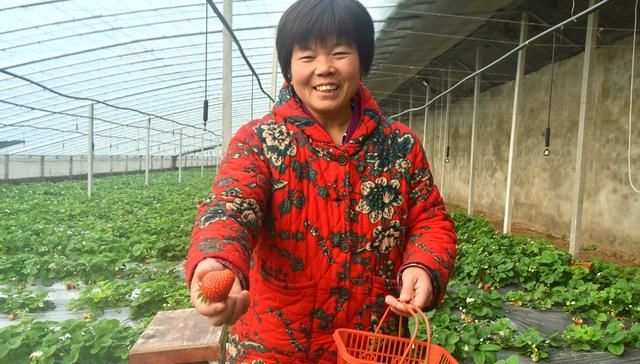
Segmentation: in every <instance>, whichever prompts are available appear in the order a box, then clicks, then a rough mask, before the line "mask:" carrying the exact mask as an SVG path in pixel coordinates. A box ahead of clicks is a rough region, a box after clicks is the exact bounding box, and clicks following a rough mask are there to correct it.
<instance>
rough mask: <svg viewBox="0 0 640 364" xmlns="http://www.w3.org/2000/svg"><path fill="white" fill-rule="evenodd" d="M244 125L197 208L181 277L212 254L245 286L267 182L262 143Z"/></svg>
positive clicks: (266, 193) (268, 181) (264, 203)
mask: <svg viewBox="0 0 640 364" xmlns="http://www.w3.org/2000/svg"><path fill="white" fill-rule="evenodd" d="M252 125H253V123H249V124H246V125H244V126H243V127H242V128H240V129H239V130H238V131H237V132H236V134H235V135H234V137H233V138H232V139H231V141H230V143H229V147H228V150H227V153H226V154H225V156H224V158H223V160H222V162H221V163H220V166H219V170H218V173H217V175H216V177H215V179H214V181H213V187H212V190H211V193H210V194H209V196H208V197H207V198H206V199H205V200H204V201H203V202H202V203H201V204H200V205H199V206H198V211H197V214H196V219H195V224H194V226H193V230H192V235H191V246H190V247H189V251H188V253H187V261H186V265H185V276H186V279H187V284H190V283H191V279H192V277H193V272H194V270H195V267H196V266H197V265H198V263H200V262H201V261H202V260H203V259H205V258H213V259H215V260H216V261H218V262H219V263H221V264H222V265H223V266H225V267H227V268H228V269H231V270H232V271H233V272H234V273H235V274H236V276H237V277H238V278H239V279H240V282H241V283H242V286H243V288H245V289H248V288H249V287H248V283H249V280H248V277H249V259H250V256H251V252H252V250H253V247H254V246H255V244H256V240H257V239H258V236H259V234H260V231H261V228H262V222H263V217H264V213H265V206H266V205H267V203H268V199H269V195H270V191H271V181H270V178H269V169H268V165H267V163H266V161H265V156H264V152H263V148H262V144H261V142H260V140H259V138H258V137H257V134H256V133H255V131H254V129H253V127H252Z"/></svg>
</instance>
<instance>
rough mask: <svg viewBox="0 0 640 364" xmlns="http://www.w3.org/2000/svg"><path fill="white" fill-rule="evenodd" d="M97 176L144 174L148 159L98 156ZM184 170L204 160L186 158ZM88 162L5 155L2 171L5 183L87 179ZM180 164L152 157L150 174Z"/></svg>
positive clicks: (208, 160) (212, 161)
mask: <svg viewBox="0 0 640 364" xmlns="http://www.w3.org/2000/svg"><path fill="white" fill-rule="evenodd" d="M93 163H94V165H93V173H94V174H95V175H109V174H121V173H135V172H140V173H144V171H145V167H146V157H145V156H140V155H133V156H124V155H118V156H95V157H94V159H93ZM182 163H183V164H182V166H183V167H184V168H189V167H200V166H201V165H202V159H201V158H200V157H198V156H185V157H183V162H182ZM88 165H89V162H88V160H87V156H86V155H84V156H33V155H5V156H3V158H0V171H1V172H2V179H0V181H3V182H17V181H25V180H32V179H34V180H37V179H40V180H42V179H45V180H46V179H49V178H50V179H60V178H64V177H69V178H76V177H83V176H84V177H86V175H87V169H88ZM204 165H205V166H213V165H215V157H205V158H204ZM177 168H178V162H177V158H176V157H174V156H151V158H150V160H149V170H151V171H158V170H166V169H177Z"/></svg>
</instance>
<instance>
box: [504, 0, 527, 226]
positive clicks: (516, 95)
mask: <svg viewBox="0 0 640 364" xmlns="http://www.w3.org/2000/svg"><path fill="white" fill-rule="evenodd" d="M527 20H528V17H527V13H526V12H524V13H522V21H521V23H520V44H523V43H524V42H525V41H526V40H527V30H528V29H527ZM526 52H527V48H526V47H525V48H522V49H521V50H519V51H518V66H517V69H516V80H515V81H514V84H515V88H514V91H513V109H512V111H511V140H510V142H509V165H508V167H507V191H506V195H505V201H504V221H503V222H504V224H503V226H502V233H504V234H508V233H510V232H511V215H512V209H513V193H512V190H513V167H514V161H515V156H516V148H517V146H518V123H519V121H520V116H519V115H518V106H519V102H520V88H521V86H522V79H523V78H524V71H525V69H524V66H525V59H526V55H527V53H526Z"/></svg>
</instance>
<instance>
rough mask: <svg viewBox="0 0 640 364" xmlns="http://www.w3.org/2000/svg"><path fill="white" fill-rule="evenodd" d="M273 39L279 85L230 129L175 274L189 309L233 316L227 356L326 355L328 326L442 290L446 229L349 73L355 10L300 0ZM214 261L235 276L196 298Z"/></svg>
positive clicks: (355, 55)
mask: <svg viewBox="0 0 640 364" xmlns="http://www.w3.org/2000/svg"><path fill="white" fill-rule="evenodd" d="M276 47H277V50H278V58H279V62H280V66H281V69H282V72H283V74H284V77H285V79H286V81H287V82H286V83H285V86H284V87H283V89H282V90H281V91H280V97H279V102H278V103H277V104H276V105H275V106H274V108H273V110H272V112H271V113H270V114H269V115H266V116H265V117H263V118H262V119H260V120H254V121H251V122H249V123H248V124H246V125H244V126H243V127H241V128H240V130H238V131H237V133H236V134H235V136H234V137H233V139H232V140H231V142H230V144H229V147H228V151H227V154H226V156H225V159H224V160H223V162H222V164H221V167H220V170H219V173H218V175H217V176H216V179H215V181H214V183H213V190H212V192H211V194H210V195H209V196H208V198H207V199H206V200H205V201H204V202H203V203H202V204H201V205H200V208H199V211H198V215H197V219H196V224H195V226H194V229H193V236H192V245H191V247H190V249H189V253H188V259H187V264H186V275H187V279H188V283H189V284H190V287H191V298H192V302H193V304H194V306H195V308H196V309H197V310H198V311H199V312H200V313H201V314H203V315H205V316H207V318H208V319H209V321H210V322H211V324H213V325H221V324H224V323H227V324H234V325H233V326H232V330H231V334H230V337H229V342H228V344H227V355H228V357H227V361H228V362H229V363H335V362H336V348H335V345H334V342H333V339H332V336H331V334H332V333H333V331H334V330H335V329H337V328H340V327H351V328H355V329H360V330H371V329H373V328H375V326H376V324H377V322H378V320H379V319H380V317H381V315H382V313H383V312H384V310H385V308H386V305H390V306H391V307H392V309H393V310H394V311H395V312H396V313H398V314H402V315H406V314H407V312H406V308H405V306H404V305H403V304H402V302H411V303H413V304H415V305H417V306H419V307H422V308H424V309H429V308H432V307H434V306H436V305H437V304H438V303H439V302H440V301H441V300H442V299H443V297H444V293H445V288H446V285H447V282H448V279H449V274H450V273H451V270H452V269H453V264H454V261H455V253H456V248H455V243H456V236H455V232H454V229H453V222H452V220H451V219H450V218H449V217H448V216H447V214H446V211H445V207H444V204H443V201H442V199H441V197H440V195H439V193H438V190H437V188H436V186H435V185H434V184H433V178H432V176H431V173H430V171H429V164H428V161H427V159H426V156H425V152H424V150H423V148H422V146H421V144H420V141H419V140H418V137H417V136H416V134H415V133H413V132H412V131H411V130H410V129H409V128H407V127H406V126H404V125H403V124H401V123H390V122H388V121H387V120H386V119H385V118H384V116H382V113H381V112H380V109H379V108H378V106H377V104H376V102H375V101H374V100H373V99H372V97H371V95H370V93H369V91H368V90H367V89H366V88H365V86H364V85H363V84H362V83H361V81H362V77H363V76H364V75H365V74H366V73H367V72H368V71H369V68H370V66H371V62H372V58H373V52H374V30H373V22H372V20H371V17H370V15H369V14H368V12H367V11H366V9H365V8H364V7H363V6H362V5H361V4H360V3H358V2H356V1H354V0H300V1H298V2H296V3H295V4H293V5H292V6H291V7H290V8H289V9H288V10H287V11H286V12H285V13H284V14H283V16H282V19H281V20H280V23H279V25H278V32H277V39H276ZM224 268H228V269H230V270H232V271H233V272H234V273H235V275H236V277H237V278H236V282H235V284H234V287H233V288H232V291H231V293H230V294H229V296H228V298H227V299H226V300H225V301H224V302H221V303H212V304H204V303H202V302H201V301H200V300H199V299H198V291H199V288H198V282H199V280H200V279H201V277H202V276H203V275H204V274H205V273H206V272H208V271H211V270H220V269H224Z"/></svg>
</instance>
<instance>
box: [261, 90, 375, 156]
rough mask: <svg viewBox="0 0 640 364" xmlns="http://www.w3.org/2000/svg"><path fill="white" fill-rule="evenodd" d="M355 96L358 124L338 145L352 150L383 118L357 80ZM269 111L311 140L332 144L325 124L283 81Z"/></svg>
mask: <svg viewBox="0 0 640 364" xmlns="http://www.w3.org/2000/svg"><path fill="white" fill-rule="evenodd" d="M354 97H355V98H357V101H358V102H356V104H357V105H359V107H360V115H361V116H360V124H359V125H358V128H357V129H356V131H355V132H354V133H353V136H352V137H351V140H350V141H349V142H348V143H347V144H345V145H344V146H342V147H339V148H343V149H350V150H353V151H355V150H356V149H359V147H360V146H361V145H362V143H363V142H364V141H365V140H366V139H367V138H368V137H369V135H370V134H371V133H372V132H373V131H374V130H375V128H376V127H377V126H378V125H379V124H380V122H382V121H383V120H384V119H385V118H384V117H383V116H382V113H381V112H380V108H379V107H378V105H377V103H376V102H375V100H374V99H373V98H372V97H371V93H370V92H369V90H368V89H367V88H366V87H365V86H364V84H360V87H359V88H358V92H357V93H356V96H354ZM272 114H273V115H274V116H275V118H276V120H283V121H285V122H287V123H290V124H293V125H295V126H296V127H298V128H299V129H300V130H301V131H302V132H303V133H304V134H306V135H307V136H308V137H309V138H310V139H311V140H312V141H314V142H317V143H326V144H328V145H334V143H333V141H332V140H331V137H329V134H327V132H326V131H325V130H324V128H323V127H322V126H321V125H319V124H318V123H316V122H315V121H314V120H313V119H312V118H310V117H309V115H308V114H307V113H306V112H305V111H304V109H303V108H302V102H301V101H300V99H299V98H298V97H297V96H295V95H294V94H293V92H292V91H291V88H290V87H289V85H288V84H286V83H285V84H284V85H283V87H282V88H281V89H280V93H279V96H278V101H277V102H276V104H275V105H274V107H273V110H272Z"/></svg>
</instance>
